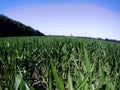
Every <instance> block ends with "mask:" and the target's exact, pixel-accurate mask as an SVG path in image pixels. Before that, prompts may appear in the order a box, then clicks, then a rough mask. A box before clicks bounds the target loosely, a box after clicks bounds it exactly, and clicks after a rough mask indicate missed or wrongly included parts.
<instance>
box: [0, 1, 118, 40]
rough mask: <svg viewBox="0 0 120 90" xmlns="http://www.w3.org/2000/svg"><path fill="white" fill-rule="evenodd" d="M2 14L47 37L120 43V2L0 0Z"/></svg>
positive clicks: (0, 12)
mask: <svg viewBox="0 0 120 90" xmlns="http://www.w3.org/2000/svg"><path fill="white" fill-rule="evenodd" d="M0 14H4V15H7V16H8V17H10V18H12V19H14V20H17V21H20V22H22V23H24V24H26V25H30V26H31V27H33V28H35V29H38V30H40V31H41V32H43V33H45V34H47V35H49V34H50V35H68V36H70V35H71V34H72V35H73V36H87V37H101V38H110V39H117V40H120V0H0Z"/></svg>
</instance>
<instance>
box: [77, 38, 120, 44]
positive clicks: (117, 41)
mask: <svg viewBox="0 0 120 90" xmlns="http://www.w3.org/2000/svg"><path fill="white" fill-rule="evenodd" d="M77 38H85V39H93V40H101V41H109V42H115V43H120V40H115V39H108V38H105V39H102V38H92V37H77Z"/></svg>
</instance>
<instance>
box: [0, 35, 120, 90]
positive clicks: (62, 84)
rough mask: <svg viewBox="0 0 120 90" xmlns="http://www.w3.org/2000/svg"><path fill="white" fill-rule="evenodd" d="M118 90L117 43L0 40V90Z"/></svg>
mask: <svg viewBox="0 0 120 90" xmlns="http://www.w3.org/2000/svg"><path fill="white" fill-rule="evenodd" d="M14 89H15V90H120V43H112V42H106V41H100V40H92V39H83V38H74V37H11V38H0V90H14Z"/></svg>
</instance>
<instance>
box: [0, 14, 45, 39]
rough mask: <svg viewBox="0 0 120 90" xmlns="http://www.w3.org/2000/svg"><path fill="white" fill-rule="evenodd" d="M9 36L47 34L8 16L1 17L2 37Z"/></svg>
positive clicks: (0, 28) (0, 33)
mask: <svg viewBox="0 0 120 90" xmlns="http://www.w3.org/2000/svg"><path fill="white" fill-rule="evenodd" d="M9 36H45V34H43V33H41V32H40V31H38V30H35V29H33V28H32V27H30V26H26V25H24V24H22V23H20V22H18V21H15V20H12V19H10V18H8V17H7V16H4V15H0V37H9Z"/></svg>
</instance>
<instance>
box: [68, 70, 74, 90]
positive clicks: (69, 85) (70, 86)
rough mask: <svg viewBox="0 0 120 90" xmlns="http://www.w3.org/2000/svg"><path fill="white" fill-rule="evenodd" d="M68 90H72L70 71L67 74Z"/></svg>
mask: <svg viewBox="0 0 120 90" xmlns="http://www.w3.org/2000/svg"><path fill="white" fill-rule="evenodd" d="M68 89H69V90H74V89H73V84H72V78H71V75H70V70H69V72H68Z"/></svg>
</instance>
